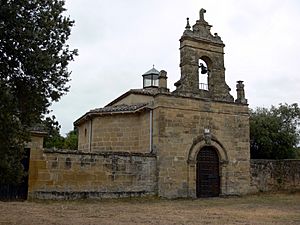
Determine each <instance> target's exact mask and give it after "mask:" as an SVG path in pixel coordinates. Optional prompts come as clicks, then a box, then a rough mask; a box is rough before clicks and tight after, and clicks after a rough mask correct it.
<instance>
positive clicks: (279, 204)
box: [0, 193, 300, 225]
mask: <svg viewBox="0 0 300 225" xmlns="http://www.w3.org/2000/svg"><path fill="white" fill-rule="evenodd" d="M4 224H17V225H38V224H62V225H65V224H66V225H73V224H75V225H76V224H108V225H110V224H122V225H123V224H164V225H168V224H206V225H208V224H249V225H250V224H251V225H252V224H264V225H268V224H286V225H289V224H295V225H296V224H297V225H299V224H300V193H294V194H261V195H252V196H245V197H232V198H212V199H197V200H191V199H180V200H163V199H154V198H142V199H117V200H99V201H91V200H81V201H35V202H29V201H25V202H1V201H0V225H4Z"/></svg>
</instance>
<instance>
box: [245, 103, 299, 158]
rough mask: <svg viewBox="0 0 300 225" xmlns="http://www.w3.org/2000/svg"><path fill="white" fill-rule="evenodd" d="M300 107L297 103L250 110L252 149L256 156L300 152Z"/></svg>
mask: <svg viewBox="0 0 300 225" xmlns="http://www.w3.org/2000/svg"><path fill="white" fill-rule="evenodd" d="M299 125H300V108H299V106H298V104H297V103H294V104H291V105H288V104H279V106H278V107H275V106H271V108H270V109H267V108H257V109H256V110H252V111H251V112H250V149H251V158H254V159H292V158H297V157H298V156H299V146H298V145H299V141H300V131H299Z"/></svg>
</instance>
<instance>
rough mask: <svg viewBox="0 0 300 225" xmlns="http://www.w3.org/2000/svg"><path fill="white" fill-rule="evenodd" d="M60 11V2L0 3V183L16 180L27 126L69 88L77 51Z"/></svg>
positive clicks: (69, 25)
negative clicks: (70, 39) (72, 63)
mask: <svg viewBox="0 0 300 225" xmlns="http://www.w3.org/2000/svg"><path fill="white" fill-rule="evenodd" d="M64 11H65V8H64V1H63V0H26V1H25V0H18V1H16V0H4V1H0V129H1V132H0V183H17V182H19V181H20V180H21V178H22V165H21V163H20V159H21V158H22V154H23V148H24V143H25V142H26V141H28V138H29V130H30V128H31V127H32V126H34V125H35V124H37V123H40V122H41V121H42V120H43V116H44V115H46V114H47V113H48V112H49V106H50V105H51V102H53V101H58V100H59V99H60V97H61V96H62V95H64V94H65V93H67V92H68V90H69V86H68V85H67V83H68V81H69V76H70V72H69V71H68V69H67V67H68V64H69V62H70V61H72V60H73V57H74V56H75V55H77V50H70V49H69V46H68V45H67V44H66V41H67V39H68V37H69V35H70V32H71V28H72V26H73V24H74V21H72V20H71V19H70V18H69V17H66V16H64V15H63V13H64Z"/></svg>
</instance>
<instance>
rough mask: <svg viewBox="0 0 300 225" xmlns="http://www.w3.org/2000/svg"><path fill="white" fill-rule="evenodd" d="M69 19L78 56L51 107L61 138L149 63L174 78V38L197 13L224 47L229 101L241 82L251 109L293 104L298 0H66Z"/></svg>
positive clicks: (299, 59) (134, 84)
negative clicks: (66, 87)
mask: <svg viewBox="0 0 300 225" xmlns="http://www.w3.org/2000/svg"><path fill="white" fill-rule="evenodd" d="M66 8H67V10H68V11H67V15H70V17H71V18H72V19H74V20H75V27H74V28H73V29H72V34H71V37H70V39H69V44H70V46H71V48H77V49H78V50H79V56H78V57H76V58H75V61H74V62H72V63H71V64H70V67H69V69H70V71H72V74H71V79H72V81H71V82H70V85H71V89H70V92H69V93H68V94H67V95H65V96H63V97H62V99H61V100H60V101H59V102H58V103H54V104H53V106H52V109H53V114H54V115H55V116H56V118H57V120H58V121H59V123H60V124H61V126H62V128H61V133H62V134H63V135H65V133H67V132H68V131H70V130H72V129H73V122H74V121H75V120H76V119H78V118H79V117H80V116H82V115H83V114H84V113H85V112H87V111H89V110H90V109H93V108H99V107H103V106H105V105H106V104H107V103H109V102H110V101H112V100H113V99H114V98H116V97H118V96H120V95H121V94H123V93H124V92H126V91H128V90H129V89H131V88H141V87H142V76H141V75H142V74H143V73H144V72H146V71H147V70H149V69H151V68H152V65H153V64H154V65H155V68H156V69H158V70H162V69H164V70H166V71H167V72H168V87H169V88H170V89H171V90H174V83H175V82H176V81H177V80H179V78H180V68H179V38H180V37H181V35H182V33H183V31H184V28H185V25H186V17H189V18H190V23H191V25H193V24H194V23H195V21H196V20H197V19H198V18H199V10H200V9H201V8H205V9H206V11H207V12H206V14H205V19H206V21H207V22H208V23H209V24H211V25H213V27H212V33H218V35H219V36H221V38H222V40H223V42H224V43H225V45H226V46H225V68H226V82H227V84H228V85H229V86H230V87H231V89H232V91H231V94H232V95H233V96H234V97H235V96H236V91H235V85H236V81H237V80H243V81H245V91H246V98H247V99H248V102H249V105H250V107H251V108H255V107H257V106H265V107H269V106H270V105H278V104H279V103H284V102H287V103H289V104H291V103H294V102H298V104H299V93H300V90H299V89H300V72H299V71H300V69H299V66H300V24H299V23H300V1H299V0H263V1H262V0H243V1H241V0H226V1H221V0H184V1H183V0H110V1H106V0H105V1H104V0H89V1H84V0H66Z"/></svg>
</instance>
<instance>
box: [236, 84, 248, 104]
mask: <svg viewBox="0 0 300 225" xmlns="http://www.w3.org/2000/svg"><path fill="white" fill-rule="evenodd" d="M243 82H244V81H241V80H239V81H237V84H236V92H237V99H236V100H235V102H236V103H242V104H247V102H248V101H247V99H246V98H245V90H244V86H245V85H244V84H243Z"/></svg>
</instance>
